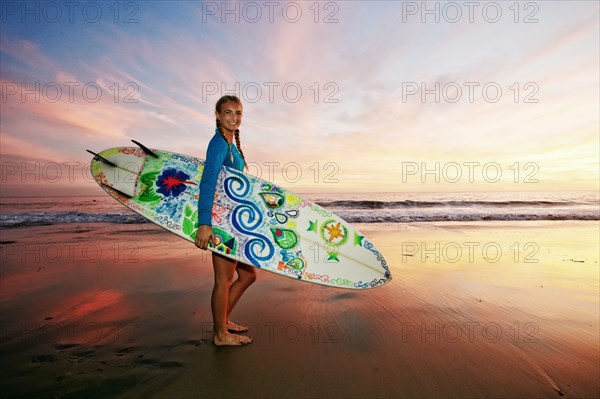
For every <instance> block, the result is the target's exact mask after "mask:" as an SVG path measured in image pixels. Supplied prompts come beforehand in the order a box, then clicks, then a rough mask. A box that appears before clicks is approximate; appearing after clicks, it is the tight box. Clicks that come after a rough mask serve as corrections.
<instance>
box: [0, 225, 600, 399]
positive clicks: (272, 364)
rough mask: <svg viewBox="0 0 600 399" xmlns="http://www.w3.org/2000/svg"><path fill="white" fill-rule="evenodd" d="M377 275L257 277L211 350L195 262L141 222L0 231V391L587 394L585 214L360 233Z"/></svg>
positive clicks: (589, 335) (594, 245) (204, 261)
mask: <svg viewBox="0 0 600 399" xmlns="http://www.w3.org/2000/svg"><path fill="white" fill-rule="evenodd" d="M357 227H358V228H359V230H361V231H362V232H363V233H365V234H366V235H367V236H368V237H369V238H370V239H371V241H372V242H373V243H374V244H375V245H376V246H377V248H378V249H379V250H380V251H381V252H382V253H383V254H384V255H385V256H386V259H387V261H388V264H389V265H390V267H391V270H392V274H393V280H392V282H390V283H388V284H386V285H384V286H383V287H379V288H376V289H371V290H365V291H354V290H341V289H334V288H328V287H323V286H317V285H313V284H307V283H298V282H296V281H293V280H292V279H288V278H285V277H281V276H277V275H273V274H271V273H268V272H261V271H259V274H258V280H257V282H256V283H255V284H254V285H253V286H252V287H250V289H249V290H248V291H247V292H246V294H245V296H244V297H243V298H242V300H241V302H240V303H239V305H238V306H237V308H236V309H235V310H234V314H233V315H232V320H234V321H236V322H238V323H242V324H246V325H248V326H250V331H249V333H248V334H249V335H250V336H252V337H254V342H253V343H252V344H251V345H248V346H244V347H235V348H232V347H230V348H217V347H215V346H213V345H212V344H211V330H212V321H211V320H212V319H211V313H210V293H211V288H212V266H211V263H210V256H209V254H208V253H206V252H202V251H200V250H197V249H196V248H195V247H194V246H193V245H192V244H191V243H186V242H184V241H182V240H181V239H179V238H178V237H176V236H174V235H172V234H170V233H168V232H166V231H163V230H162V229H160V228H158V227H156V226H154V225H151V224H141V225H140V224H132V225H118V226H117V225H111V224H81V225H77V224H69V225H54V226H42V227H29V228H11V229H3V230H1V231H0V234H1V241H2V243H1V246H0V250H1V257H2V262H1V264H2V266H1V269H0V271H1V274H0V277H1V278H0V301H1V302H0V311H1V342H0V357H1V360H0V361H1V381H0V391H1V392H2V394H3V396H4V397H57V398H69V397H85V398H106V397H121V398H135V397H139V398H184V397H197V398H213V397H224V398H225V397H235V398H238V397H243V398H252V397H260V398H282V397H286V398H287V397H290V398H336V397H344V398H376V397H382V398H404V397H407V398H413V397H427V398H429V397H440V398H447V397H478V398H479V397H488V398H507V397H509V398H522V397H536V398H539V397H541V398H556V397H560V396H563V395H564V396H565V397H569V398H571V397H573V398H575V397H581V398H591V397H598V396H599V395H600V382H599V375H600V369H599V367H600V366H599V364H600V353H599V339H600V335H599V299H598V295H599V279H600V277H599V264H598V245H599V242H598V241H599V234H600V228H599V225H598V222H597V221H595V222H533V221H528V222H470V223H453V222H448V223H412V224H390V225H386V224H364V225H357Z"/></svg>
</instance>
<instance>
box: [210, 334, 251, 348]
mask: <svg viewBox="0 0 600 399" xmlns="http://www.w3.org/2000/svg"><path fill="white" fill-rule="evenodd" d="M251 342H252V338H250V337H246V336H244V335H237V334H230V333H225V335H224V336H223V337H222V339H219V337H218V336H217V334H215V335H214V336H213V343H214V344H215V345H216V346H239V345H247V344H249V343H251Z"/></svg>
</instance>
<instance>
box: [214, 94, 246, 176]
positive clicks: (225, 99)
mask: <svg viewBox="0 0 600 399" xmlns="http://www.w3.org/2000/svg"><path fill="white" fill-rule="evenodd" d="M229 101H232V102H234V103H238V104H240V105H242V102H241V101H240V99H239V98H237V97H236V96H223V97H221V98H219V100H218V101H217V104H216V105H215V111H216V112H217V113H218V114H220V113H221V106H222V105H223V104H225V103H226V102H229ZM217 129H218V130H219V133H220V134H221V136H223V138H225V135H224V134H223V132H222V131H221V121H220V120H219V119H218V118H217ZM235 146H236V147H237V149H238V151H239V153H240V155H241V156H242V159H243V160H244V166H245V167H246V169H247V168H248V164H247V163H246V157H245V156H244V151H242V146H241V144H240V129H235Z"/></svg>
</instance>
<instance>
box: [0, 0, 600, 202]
mask: <svg viewBox="0 0 600 399" xmlns="http://www.w3.org/2000/svg"><path fill="white" fill-rule="evenodd" d="M599 4H600V3H598V2H597V1H534V2H515V1H508V2H504V1H498V2H478V1H475V2H460V1H459V2H435V1H430V2H421V1H419V2H410V1H409V2H401V1H384V2H377V1H322V2H316V1H297V2H283V1H273V2H261V1H258V2H238V1H229V2H222V1H217V2H199V1H182V2H173V1H169V2H162V1H124V2H116V1H107V2H99V1H92V2H85V1H77V2H69V1H65V2H63V1H60V2H36V1H30V2H22V1H2V2H1V3H0V7H1V9H0V22H1V27H0V33H1V37H0V57H1V58H0V83H1V88H0V90H1V93H0V94H1V97H2V98H1V102H0V106H1V108H0V132H1V137H0V145H1V147H0V163H1V167H2V169H1V171H0V174H1V183H2V184H1V187H2V189H1V193H0V196H3V197H8V196H28V195H32V196H34V195H35V196H39V195H96V194H98V195H102V194H101V193H102V190H101V189H100V188H99V187H98V186H97V185H96V183H95V182H94V181H93V180H92V179H91V177H90V175H89V172H88V167H89V162H90V160H91V156H90V155H89V154H88V153H86V152H85V150H86V149H90V150H92V151H95V152H99V151H102V150H104V149H107V148H111V147H118V146H127V145H131V142H130V140H131V139H135V140H138V141H140V142H142V143H144V144H145V145H147V146H148V147H150V148H157V149H163V150H167V151H173V152H181V153H185V154H189V155H194V156H197V157H199V158H204V155H205V151H206V146H207V144H208V141H209V140H210V138H211V137H212V135H213V134H214V121H215V117H214V105H215V103H216V101H217V99H218V98H219V97H220V96H221V95H225V94H234V95H237V96H238V97H240V99H241V100H242V102H243V106H244V117H243V118H244V119H243V122H242V126H241V128H240V131H241V144H242V148H243V151H244V154H245V155H246V158H247V161H248V164H249V169H248V172H249V173H251V174H254V175H257V176H259V177H262V178H264V179H267V180H270V181H273V182H275V183H276V184H280V185H282V186H284V187H286V188H288V189H289V190H292V191H296V192H300V193H304V192H407V193H409V192H494V191H509V192H510V191H585V190H592V191H598V190H600V187H599V181H600V175H599V173H600V172H599V171H600V142H599V137H600V122H599V118H600V94H599V87H600V82H599V80H600V78H599V76H600V66H599V57H600V54H599V53H600V44H599V37H600V28H599V20H600V17H599V15H600V9H599Z"/></svg>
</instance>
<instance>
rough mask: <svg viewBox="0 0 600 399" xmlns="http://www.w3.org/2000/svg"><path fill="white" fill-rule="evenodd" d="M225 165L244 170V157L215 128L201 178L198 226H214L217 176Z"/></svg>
mask: <svg viewBox="0 0 600 399" xmlns="http://www.w3.org/2000/svg"><path fill="white" fill-rule="evenodd" d="M232 158H233V159H232ZM223 165H224V166H229V167H231V168H234V169H237V170H242V169H243V168H244V159H243V158H242V156H241V155H240V153H239V152H238V150H237V148H236V146H235V145H234V144H233V143H232V144H230V145H228V143H227V140H225V138H224V137H223V136H221V134H219V131H218V130H217V129H215V135H214V136H213V138H212V139H211V140H210V143H208V149H207V150H206V161H205V162H204V172H202V180H200V198H199V199H198V226H202V225H208V226H212V223H211V221H212V207H213V201H214V198H215V189H216V184H217V177H218V176H219V173H220V172H221V167H222V166H223Z"/></svg>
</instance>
